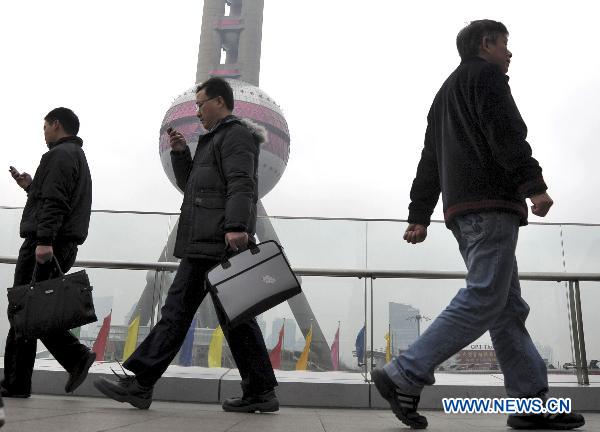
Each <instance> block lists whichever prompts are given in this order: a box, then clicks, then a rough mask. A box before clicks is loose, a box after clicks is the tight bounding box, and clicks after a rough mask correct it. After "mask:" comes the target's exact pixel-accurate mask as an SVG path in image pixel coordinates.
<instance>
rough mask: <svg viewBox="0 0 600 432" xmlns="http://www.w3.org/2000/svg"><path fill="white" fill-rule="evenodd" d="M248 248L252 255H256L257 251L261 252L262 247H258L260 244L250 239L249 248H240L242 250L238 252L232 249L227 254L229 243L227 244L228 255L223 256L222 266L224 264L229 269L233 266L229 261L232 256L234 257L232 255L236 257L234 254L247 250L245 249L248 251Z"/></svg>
mask: <svg viewBox="0 0 600 432" xmlns="http://www.w3.org/2000/svg"><path fill="white" fill-rule="evenodd" d="M248 249H250V253H251V254H252V255H256V254H257V253H259V252H260V248H259V247H258V245H257V244H256V243H254V242H253V241H249V242H248V247H247V248H245V249H243V250H240V251H238V252H233V251H231V254H227V251H228V250H229V245H227V246H226V248H225V252H226V255H225V257H223V259H222V260H221V266H222V267H223V268H224V269H227V268H229V267H231V263H230V262H229V259H230V258H232V257H234V256H236V255H237V254H241V253H242V252H245V251H247V250H248Z"/></svg>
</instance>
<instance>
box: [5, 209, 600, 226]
mask: <svg viewBox="0 0 600 432" xmlns="http://www.w3.org/2000/svg"><path fill="white" fill-rule="evenodd" d="M0 210H23V207H14V206H3V205H0ZM92 213H109V214H136V215H158V216H179V214H180V213H179V212H169V211H143V210H110V209H95V210H92ZM258 217H259V218H268V219H284V220H285V219H290V220H295V219H298V220H315V221H317V220H319V221H350V222H402V223H408V220H407V219H394V218H354V217H327V216H282V215H269V216H261V215H259V216H258ZM431 223H439V224H444V223H445V222H444V221H443V220H441V219H432V220H431ZM529 225H547V226H560V225H563V226H589V227H600V223H588V222H534V221H531V222H529Z"/></svg>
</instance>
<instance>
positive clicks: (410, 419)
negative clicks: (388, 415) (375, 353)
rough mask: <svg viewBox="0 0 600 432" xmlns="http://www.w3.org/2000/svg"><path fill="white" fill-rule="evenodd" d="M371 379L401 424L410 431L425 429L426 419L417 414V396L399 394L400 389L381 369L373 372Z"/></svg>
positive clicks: (418, 398)
mask: <svg viewBox="0 0 600 432" xmlns="http://www.w3.org/2000/svg"><path fill="white" fill-rule="evenodd" d="M371 379H372V380H373V382H374V383H375V387H376V388H377V391H379V394H381V396H383V397H384V398H385V399H386V400H387V401H388V402H389V403H390V406H391V407H392V411H393V412H394V414H396V417H398V419H399V420H400V421H401V422H402V423H404V424H405V425H406V426H409V427H411V428H412V429H425V428H426V427H427V419H426V418H425V417H424V416H422V415H420V414H419V413H418V412H417V407H418V405H419V400H420V397H419V396H415V395H408V394H404V393H401V392H400V388H399V387H398V386H397V385H396V384H394V382H393V381H392V380H391V379H390V377H389V376H388V374H387V373H386V372H385V371H384V370H383V369H375V370H373V371H372V372H371Z"/></svg>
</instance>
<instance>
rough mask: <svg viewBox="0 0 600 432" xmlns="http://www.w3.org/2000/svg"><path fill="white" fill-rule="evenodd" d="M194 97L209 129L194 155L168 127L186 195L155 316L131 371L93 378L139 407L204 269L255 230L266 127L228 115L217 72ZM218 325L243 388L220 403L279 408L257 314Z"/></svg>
mask: <svg viewBox="0 0 600 432" xmlns="http://www.w3.org/2000/svg"><path fill="white" fill-rule="evenodd" d="M196 104H197V107H198V113H197V116H198V118H199V119H200V121H201V122H202V125H203V126H204V128H205V129H206V130H207V131H208V132H207V133H206V134H205V135H202V136H201V137H200V139H199V141H198V147H197V149H196V153H195V155H194V157H193V158H192V155H191V152H190V149H189V147H188V146H187V144H186V142H185V139H184V137H183V135H182V134H181V133H179V132H177V131H176V130H173V129H169V130H168V133H169V140H170V144H171V160H172V162H173V170H174V172H175V178H176V180H177V185H178V186H179V187H180V188H181V189H182V190H183V192H184V195H183V205H182V207H181V216H180V218H179V227H178V230H177V239H176V243H175V250H174V255H175V256H176V257H178V258H181V263H180V265H179V269H178V271H177V274H176V276H175V280H174V281H173V284H172V285H171V288H170V289H169V293H168V295H167V299H166V301H165V305H164V306H163V308H162V310H161V319H160V321H159V322H158V323H157V324H156V326H154V328H153V329H152V331H151V332H150V333H149V334H148V336H147V337H146V339H145V340H144V341H143V342H142V344H141V345H140V346H139V347H138V348H137V349H136V350H135V352H134V353H133V354H132V355H131V357H129V359H127V361H126V362H125V363H124V364H123V366H124V367H125V368H127V369H129V370H130V371H132V372H134V373H135V375H134V376H125V377H122V378H120V379H119V380H118V381H116V382H115V381H110V380H107V379H103V378H102V379H99V380H96V381H95V382H94V385H95V387H96V388H97V389H98V390H100V391H101V392H102V393H104V394H105V395H106V396H108V397H110V398H112V399H115V400H117V401H119V402H129V403H130V404H132V405H133V406H135V407H137V408H140V409H148V408H149V407H150V404H151V403H152V389H153V387H154V384H155V383H156V382H157V381H158V379H159V378H160V377H161V375H162V374H163V373H164V372H165V370H166V369H167V367H168V366H169V364H170V363H171V361H172V360H173V359H174V358H175V356H176V355H177V352H178V351H179V349H180V348H181V345H182V344H183V341H184V339H185V336H186V333H187V331H188V329H189V327H190V324H191V322H192V320H193V318H194V314H195V313H196V310H197V309H198V307H199V306H200V303H201V302H202V300H203V299H204V297H205V296H206V293H207V292H206V289H205V284H204V280H205V275H206V272H207V271H208V270H209V269H210V268H212V267H213V266H215V265H216V264H217V263H218V262H219V261H220V260H221V259H222V258H224V257H225V255H226V250H227V248H229V249H231V250H232V251H234V252H236V251H238V250H240V249H244V248H246V247H247V245H248V241H249V239H252V238H253V236H254V231H255V225H256V202H257V200H258V177H257V176H258V156H259V151H260V144H261V143H262V142H264V140H265V135H266V133H265V131H264V130H261V129H260V128H259V127H258V126H257V125H255V124H253V123H250V122H248V121H246V120H242V119H239V118H237V117H236V116H234V115H232V112H233V105H234V100H233V91H232V89H231V87H230V85H229V84H228V83H227V81H225V80H223V79H221V78H211V79H209V80H207V81H206V82H204V83H203V84H201V85H200V86H198V88H197V90H196ZM217 314H219V312H218V310H217ZM222 327H223V331H224V334H225V337H226V338H227V342H228V344H229V348H230V349H231V353H232V355H233V358H234V360H235V362H236V364H237V366H238V368H239V371H240V375H241V377H242V390H243V394H242V396H241V397H238V398H232V399H228V400H226V401H225V402H224V403H223V409H224V410H225V411H239V412H255V411H260V412H272V411H277V410H278V409H279V401H278V400H277V397H276V395H275V390H274V388H275V386H276V385H277V381H276V379H275V375H274V373H273V369H272V367H271V363H270V360H269V355H268V353H267V349H266V347H265V343H264V339H263V336H262V333H261V331H260V328H259V327H258V324H257V323H256V320H255V319H254V318H252V319H251V320H248V321H246V322H244V323H242V324H239V325H237V326H236V327H234V328H226V326H224V325H223V326H222Z"/></svg>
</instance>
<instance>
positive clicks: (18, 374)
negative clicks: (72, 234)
mask: <svg viewBox="0 0 600 432" xmlns="http://www.w3.org/2000/svg"><path fill="white" fill-rule="evenodd" d="M36 246H37V243H36V241H35V240H32V239H26V240H25V241H24V242H23V245H22V246H21V249H20V250H19V257H18V259H17V265H16V268H15V280H14V286H18V285H24V284H28V283H29V282H31V277H32V275H33V269H34V267H35V248H36ZM53 249H54V256H55V257H56V259H57V261H58V263H59V264H60V267H61V269H62V271H63V272H65V273H66V272H67V271H68V270H69V269H70V268H71V267H72V266H73V263H74V262H75V257H76V256H77V243H74V242H71V241H66V240H60V239H58V240H56V241H55V242H54V244H53ZM55 272H56V266H55V265H54V264H53V263H52V262H48V263H44V264H41V265H38V272H37V276H36V279H37V280H46V279H50V278H51V277H53V276H54V275H55ZM8 313H9V314H10V311H9V312H8ZM40 340H41V341H42V343H43V344H44V345H45V346H46V348H48V351H50V353H51V354H52V355H53V356H54V358H55V359H56V360H57V361H58V362H59V363H60V364H61V366H62V367H64V368H65V369H66V370H67V371H69V372H70V371H71V370H73V368H74V367H75V366H76V365H77V364H78V363H79V362H81V361H82V359H83V357H84V356H85V355H86V354H87V353H88V352H89V349H88V348H87V347H86V346H85V345H83V344H81V343H80V342H79V340H78V339H77V338H76V337H75V336H73V335H72V334H71V332H69V331H68V330H63V331H60V332H53V333H49V334H47V335H44V336H43V337H41V338H40ZM36 347H37V339H22V338H20V339H17V338H16V337H15V331H14V329H13V328H12V327H11V328H10V329H9V331H8V337H7V338H6V348H5V351H4V380H3V382H2V386H3V387H4V388H6V389H7V390H8V391H10V392H11V393H19V394H28V393H31V374H32V373H33V364H34V362H35V353H36Z"/></svg>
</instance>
